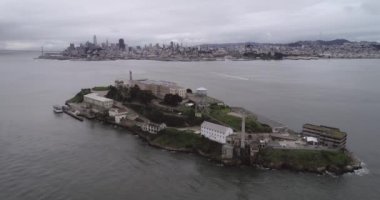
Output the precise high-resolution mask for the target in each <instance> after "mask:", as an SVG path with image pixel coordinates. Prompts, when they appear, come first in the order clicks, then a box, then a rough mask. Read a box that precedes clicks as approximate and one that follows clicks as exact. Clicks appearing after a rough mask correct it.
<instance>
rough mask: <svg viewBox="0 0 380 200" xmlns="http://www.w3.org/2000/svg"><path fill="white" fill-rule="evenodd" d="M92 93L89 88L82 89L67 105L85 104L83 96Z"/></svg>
mask: <svg viewBox="0 0 380 200" xmlns="http://www.w3.org/2000/svg"><path fill="white" fill-rule="evenodd" d="M90 93H91V89H89V88H85V89H82V90H81V91H80V92H79V93H77V94H76V95H75V96H74V97H73V98H71V99H69V100H67V101H66V103H82V102H83V96H84V95H86V94H90Z"/></svg>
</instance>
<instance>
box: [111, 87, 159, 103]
mask: <svg viewBox="0 0 380 200" xmlns="http://www.w3.org/2000/svg"><path fill="white" fill-rule="evenodd" d="M106 97H107V98H110V99H113V100H115V101H120V102H132V101H138V102H140V103H143V104H148V103H150V102H151V101H152V99H155V98H156V97H155V96H154V95H153V94H152V92H151V91H147V90H140V88H139V87H138V86H137V85H136V86H134V87H132V88H130V89H128V88H125V87H123V88H116V87H114V86H109V91H108V93H107V95H106Z"/></svg>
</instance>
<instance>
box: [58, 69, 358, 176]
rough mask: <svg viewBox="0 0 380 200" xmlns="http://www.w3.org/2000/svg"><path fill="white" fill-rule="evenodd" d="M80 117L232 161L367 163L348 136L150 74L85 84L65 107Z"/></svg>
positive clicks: (342, 169) (280, 165)
mask: <svg viewBox="0 0 380 200" xmlns="http://www.w3.org/2000/svg"><path fill="white" fill-rule="evenodd" d="M63 110H64V112H65V113H67V114H69V115H70V116H73V117H75V118H76V119H80V120H83V118H87V119H89V120H97V121H100V122H105V123H109V124H112V125H115V126H120V127H123V128H125V129H126V130H127V132H129V133H133V134H136V135H138V136H139V137H140V138H141V139H143V140H145V141H146V142H147V143H148V144H149V145H151V146H154V147H157V148H162V149H166V150H169V151H178V152H186V153H195V154H198V155H201V156H204V157H206V158H208V159H210V160H212V161H215V162H220V163H222V164H223V165H226V166H239V165H248V166H252V167H256V168H269V169H288V170H294V171H305V172H313V173H319V174H323V173H334V174H338V175H339V174H343V173H347V172H353V171H354V170H356V169H360V168H361V162H360V161H359V160H358V159H357V158H356V157H355V156H354V155H353V154H352V153H351V152H350V151H349V150H348V149H347V148H346V141H347V133H345V132H343V131H341V130H340V129H338V128H334V127H330V126H323V125H314V124H304V125H303V128H302V131H301V132H295V131H293V130H291V129H289V128H288V127H287V126H285V125H283V124H281V123H278V122H276V121H273V120H270V119H267V118H265V117H263V116H260V115H257V114H255V113H253V112H251V111H248V110H246V109H244V108H241V107H232V106H229V105H226V104H225V103H224V102H223V101H221V100H218V99H216V98H213V97H210V96H209V95H208V90H207V89H206V88H204V87H199V88H197V89H195V90H194V91H193V90H192V89H190V88H183V87H181V86H179V85H178V84H177V83H174V82H169V81H156V80H149V79H139V80H134V79H133V78H132V72H131V71H130V76H129V79H128V80H116V81H115V83H114V84H112V85H109V86H97V87H93V88H86V89H81V91H80V92H79V93H77V94H76V95H75V96H74V97H72V98H71V99H69V100H67V101H66V105H65V106H63Z"/></svg>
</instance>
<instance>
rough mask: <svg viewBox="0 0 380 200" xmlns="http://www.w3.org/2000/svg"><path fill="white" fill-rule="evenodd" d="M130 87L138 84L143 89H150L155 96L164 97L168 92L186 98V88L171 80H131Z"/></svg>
mask: <svg viewBox="0 0 380 200" xmlns="http://www.w3.org/2000/svg"><path fill="white" fill-rule="evenodd" d="M128 85H129V86H130V87H133V86H135V85H138V86H139V88H140V89H141V90H149V91H151V92H152V93H153V94H154V95H155V96H157V97H159V98H164V97H165V95H166V94H173V95H175V94H177V95H178V96H180V97H182V98H186V94H187V93H186V89H185V88H182V87H180V86H179V85H177V83H174V82H169V81H155V80H129V84H128Z"/></svg>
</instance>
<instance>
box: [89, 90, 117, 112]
mask: <svg viewBox="0 0 380 200" xmlns="http://www.w3.org/2000/svg"><path fill="white" fill-rule="evenodd" d="M83 101H84V102H85V103H87V104H89V105H91V106H94V107H96V108H98V109H106V110H108V109H110V108H112V106H113V100H112V99H108V98H105V97H102V96H99V95H98V94H97V93H90V94H87V95H84V97H83Z"/></svg>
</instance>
